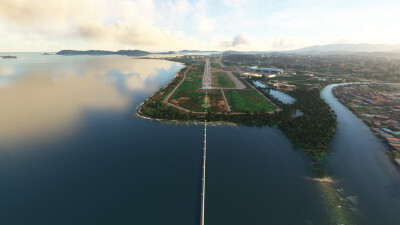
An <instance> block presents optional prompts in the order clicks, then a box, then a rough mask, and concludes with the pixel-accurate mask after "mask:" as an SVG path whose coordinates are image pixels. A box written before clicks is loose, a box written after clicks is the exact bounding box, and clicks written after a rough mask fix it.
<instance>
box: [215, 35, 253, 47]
mask: <svg viewBox="0 0 400 225" xmlns="http://www.w3.org/2000/svg"><path fill="white" fill-rule="evenodd" d="M252 43H253V40H252V39H251V38H250V37H249V36H248V35H247V34H238V35H236V36H234V37H233V39H232V40H231V41H223V42H222V46H223V47H225V48H230V47H242V48H243V47H249V46H250V45H252Z"/></svg>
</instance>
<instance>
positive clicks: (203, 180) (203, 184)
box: [200, 92, 207, 225]
mask: <svg viewBox="0 0 400 225" xmlns="http://www.w3.org/2000/svg"><path fill="white" fill-rule="evenodd" d="M206 96H207V92H206ZM206 153H207V119H204V147H203V171H202V177H201V214H200V216H201V218H200V225H204V210H205V201H206Z"/></svg>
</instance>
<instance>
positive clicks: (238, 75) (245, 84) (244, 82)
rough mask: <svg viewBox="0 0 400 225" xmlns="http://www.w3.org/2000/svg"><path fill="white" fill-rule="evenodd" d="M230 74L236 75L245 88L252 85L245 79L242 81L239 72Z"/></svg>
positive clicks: (249, 87)
mask: <svg viewBox="0 0 400 225" xmlns="http://www.w3.org/2000/svg"><path fill="white" fill-rule="evenodd" d="M232 74H233V75H234V76H235V77H237V78H238V79H239V80H240V81H242V83H243V84H244V86H246V88H247V89H252V87H251V86H250V85H249V84H248V83H247V82H246V81H244V80H243V78H241V77H240V73H238V72H233V73H232Z"/></svg>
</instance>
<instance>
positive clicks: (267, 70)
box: [249, 66, 283, 74]
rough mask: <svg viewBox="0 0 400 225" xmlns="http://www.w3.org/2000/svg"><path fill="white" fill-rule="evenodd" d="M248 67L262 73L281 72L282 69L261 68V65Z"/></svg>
mask: <svg viewBox="0 0 400 225" xmlns="http://www.w3.org/2000/svg"><path fill="white" fill-rule="evenodd" d="M249 69H250V70H253V71H255V72H262V73H275V74H281V73H283V70H281V69H275V68H263V67H258V66H251V67H249Z"/></svg>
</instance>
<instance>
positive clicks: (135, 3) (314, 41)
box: [0, 0, 400, 52]
mask: <svg viewBox="0 0 400 225" xmlns="http://www.w3.org/2000/svg"><path fill="white" fill-rule="evenodd" d="M399 8H400V1H398V0H380V1H370V0H351V1H349V0H197V1H195V0H0V52H44V51H48V52H55V51H59V50H62V49H76V50H88V49H102V50H120V49H141V50H147V51H153V52H158V51H170V50H173V51H176V50H184V49H191V50H194V49H196V50H252V51H272V50H290V49H297V48H302V47H307V46H311V45H323V44H344V43H346V44H356V43H371V44H400V41H399V40H400V23H399V21H400V13H399Z"/></svg>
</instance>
